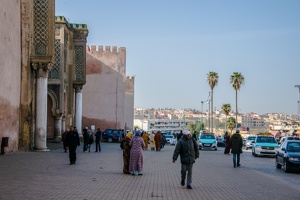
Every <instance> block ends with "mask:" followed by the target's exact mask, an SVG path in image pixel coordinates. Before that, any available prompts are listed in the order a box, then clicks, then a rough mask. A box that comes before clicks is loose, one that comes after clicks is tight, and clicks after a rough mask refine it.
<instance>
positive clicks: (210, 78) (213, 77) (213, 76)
mask: <svg viewBox="0 0 300 200" xmlns="http://www.w3.org/2000/svg"><path fill="white" fill-rule="evenodd" d="M218 79H219V75H218V73H216V72H209V73H208V74H207V82H208V85H209V87H210V89H211V130H212V131H213V119H214V116H213V113H214V109H213V108H214V106H213V105H214V87H215V86H216V85H217V84H218Z"/></svg>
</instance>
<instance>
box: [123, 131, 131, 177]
mask: <svg viewBox="0 0 300 200" xmlns="http://www.w3.org/2000/svg"><path fill="white" fill-rule="evenodd" d="M132 136H133V133H132V132H128V133H127V134H126V136H125V137H123V139H122V143H123V161H124V165H123V173H124V174H130V172H129V163H130V150H131V146H130V145H129V144H130V141H131V139H132Z"/></svg>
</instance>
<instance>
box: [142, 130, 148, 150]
mask: <svg viewBox="0 0 300 200" xmlns="http://www.w3.org/2000/svg"><path fill="white" fill-rule="evenodd" d="M142 138H143V140H144V143H145V146H144V150H148V140H149V136H148V133H146V132H144V133H143V135H142Z"/></svg>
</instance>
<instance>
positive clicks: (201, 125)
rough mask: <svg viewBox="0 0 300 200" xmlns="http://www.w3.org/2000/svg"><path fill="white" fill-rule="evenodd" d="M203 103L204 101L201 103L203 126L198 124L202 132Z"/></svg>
mask: <svg viewBox="0 0 300 200" xmlns="http://www.w3.org/2000/svg"><path fill="white" fill-rule="evenodd" d="M203 103H204V101H201V123H202V124H203V125H202V124H200V126H201V127H200V130H201V131H202V130H203V128H202V127H203V126H204V123H203Z"/></svg>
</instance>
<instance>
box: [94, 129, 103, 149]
mask: <svg viewBox="0 0 300 200" xmlns="http://www.w3.org/2000/svg"><path fill="white" fill-rule="evenodd" d="M95 138H96V140H95V145H96V150H95V152H101V145H100V143H101V138H102V132H101V130H100V128H98V129H97V132H96V133H95Z"/></svg>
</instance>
